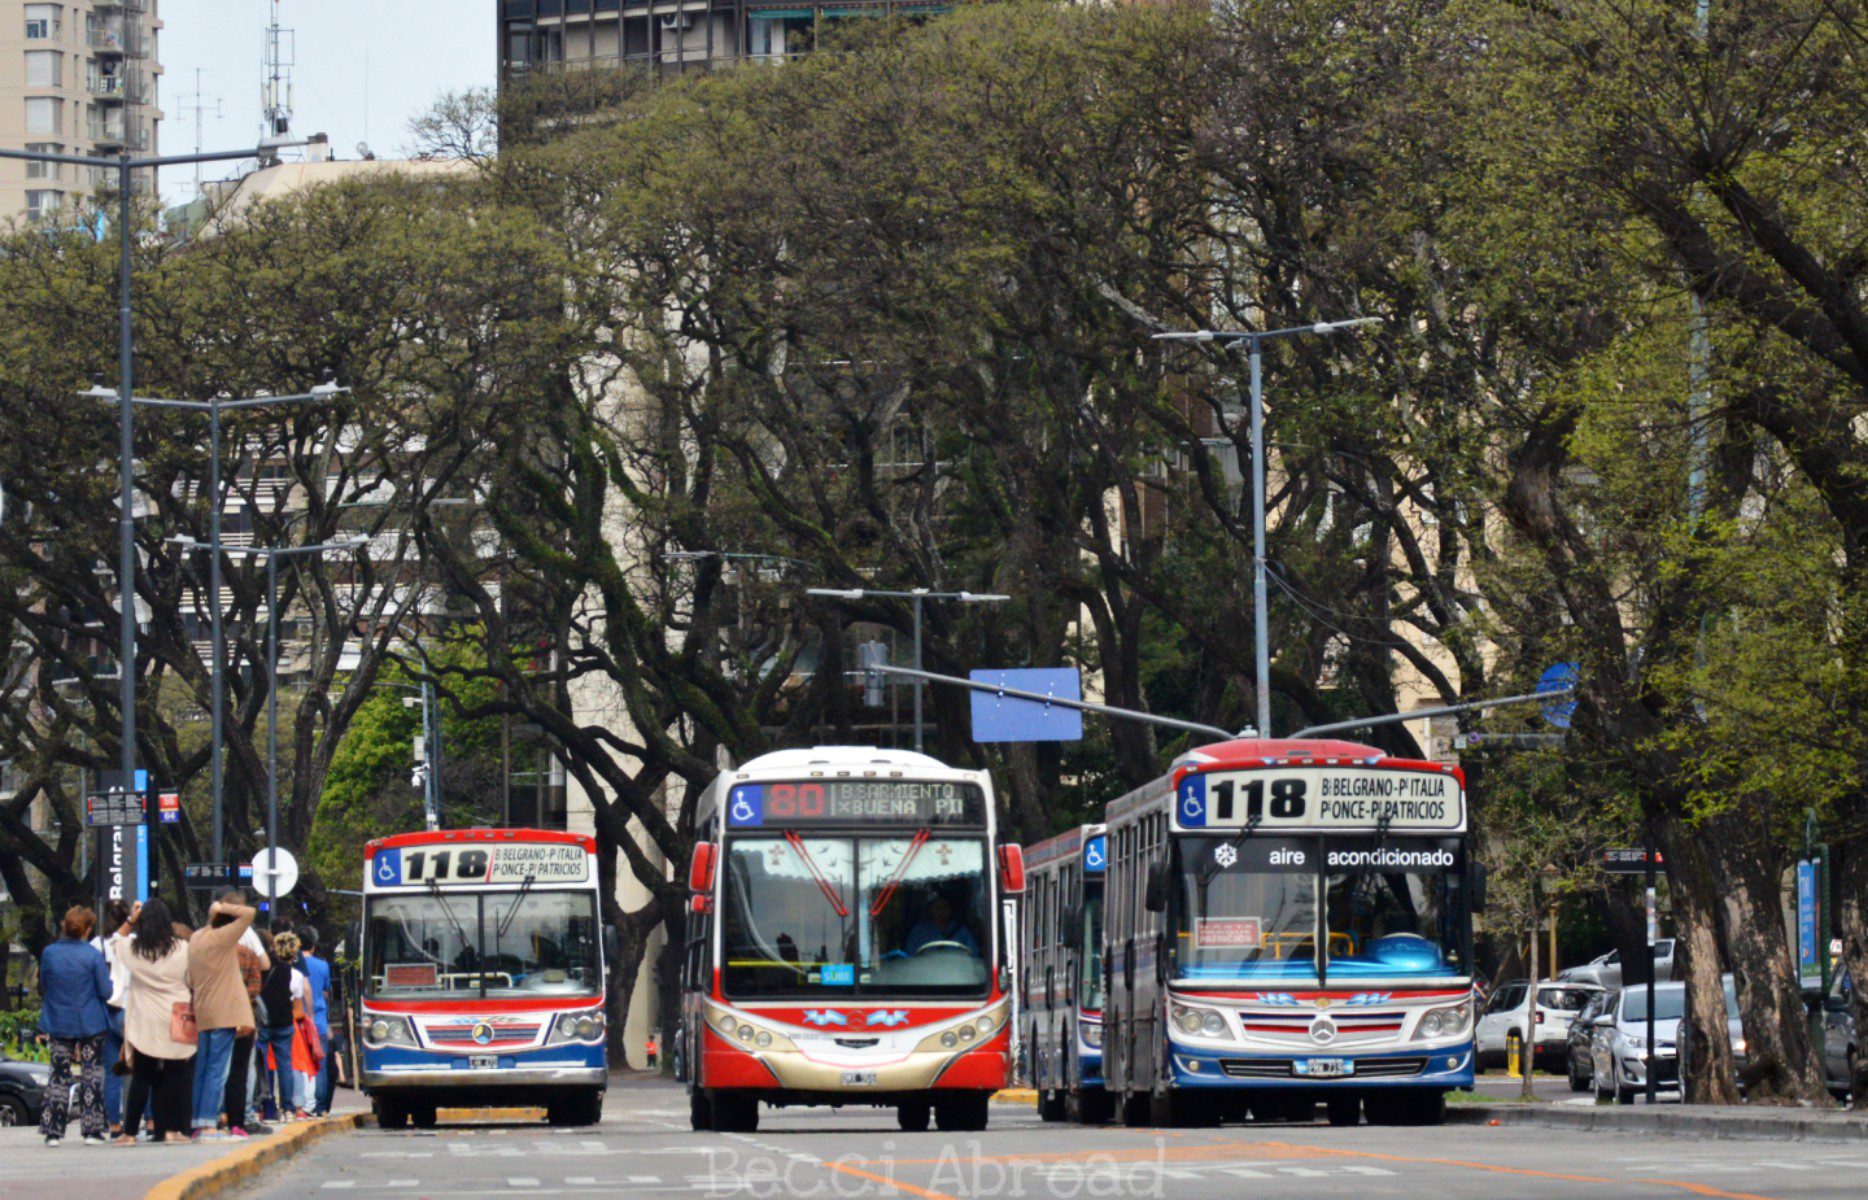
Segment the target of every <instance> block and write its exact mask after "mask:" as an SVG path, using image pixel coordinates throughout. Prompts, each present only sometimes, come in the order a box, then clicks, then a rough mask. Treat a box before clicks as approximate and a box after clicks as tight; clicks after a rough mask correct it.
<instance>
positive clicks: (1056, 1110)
mask: <svg viewBox="0 0 1868 1200" xmlns="http://www.w3.org/2000/svg"><path fill="white" fill-rule="evenodd" d="M1038 1119H1039V1120H1040V1121H1061V1120H1063V1119H1064V1090H1063V1089H1062V1088H1057V1089H1056V1090H1054V1091H1049V1092H1044V1091H1041V1092H1039V1093H1038Z"/></svg>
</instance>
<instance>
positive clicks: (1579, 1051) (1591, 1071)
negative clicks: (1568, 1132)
mask: <svg viewBox="0 0 1868 1200" xmlns="http://www.w3.org/2000/svg"><path fill="white" fill-rule="evenodd" d="M1614 999H1615V993H1614V992H1595V993H1592V994H1591V995H1590V997H1589V1001H1588V1003H1586V1004H1584V1005H1583V1006H1582V1007H1581V1008H1580V1009H1578V1010H1577V1011H1576V1017H1575V1019H1574V1020H1572V1021H1571V1022H1570V1027H1569V1029H1568V1030H1566V1031H1565V1034H1564V1045H1565V1046H1566V1047H1567V1055H1566V1056H1567V1057H1568V1059H1569V1063H1568V1068H1567V1069H1568V1071H1569V1076H1570V1090H1571V1091H1572V1092H1586V1091H1588V1090H1589V1087H1590V1085H1591V1084H1593V1083H1594V1082H1595V1079H1596V1069H1595V1060H1594V1059H1593V1058H1591V1057H1590V1054H1589V1041H1590V1039H1591V1038H1593V1037H1594V1036H1595V1032H1596V1018H1597V1017H1599V1016H1601V1015H1602V1014H1603V1013H1605V1012H1607V1011H1608V1006H1609V1005H1610V1003H1612V1002H1613V1001H1614Z"/></svg>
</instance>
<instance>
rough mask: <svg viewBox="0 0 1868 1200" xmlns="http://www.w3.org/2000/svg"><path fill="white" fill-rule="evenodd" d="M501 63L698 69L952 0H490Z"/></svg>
mask: <svg viewBox="0 0 1868 1200" xmlns="http://www.w3.org/2000/svg"><path fill="white" fill-rule="evenodd" d="M495 4H496V5H497V10H498V14H499V16H498V20H499V67H500V75H501V77H502V78H503V77H504V76H506V74H507V73H509V72H512V71H524V70H534V69H543V70H559V69H577V68H581V67H601V66H613V65H619V64H623V63H636V64H641V65H644V66H655V67H659V68H660V69H662V70H664V71H680V70H689V69H692V70H704V69H706V68H708V67H709V66H713V65H717V64H719V63H722V62H737V61H739V60H742V59H784V58H792V57H795V56H797V55H800V54H806V53H809V52H810V50H811V49H812V48H813V47H814V46H815V45H816V44H817V35H818V33H819V32H820V31H821V30H822V29H823V27H824V25H825V24H826V23H827V22H830V21H835V20H837V19H839V18H842V17H852V16H865V15H872V14H878V13H934V12H945V11H946V10H947V9H948V8H949V7H950V3H949V0H495Z"/></svg>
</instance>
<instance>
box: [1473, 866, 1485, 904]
mask: <svg viewBox="0 0 1868 1200" xmlns="http://www.w3.org/2000/svg"><path fill="white" fill-rule="evenodd" d="M1472 911H1473V912H1475V913H1482V912H1484V911H1485V864H1484V863H1482V862H1475V863H1473V864H1472Z"/></svg>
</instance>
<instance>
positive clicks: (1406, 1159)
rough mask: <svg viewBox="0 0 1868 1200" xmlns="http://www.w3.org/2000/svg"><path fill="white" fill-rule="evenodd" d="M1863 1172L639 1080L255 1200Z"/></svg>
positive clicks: (1680, 1183) (338, 1147)
mask: <svg viewBox="0 0 1868 1200" xmlns="http://www.w3.org/2000/svg"><path fill="white" fill-rule="evenodd" d="M1865 1172H1868V1150H1862V1151H1855V1152H1852V1153H1851V1152H1849V1151H1848V1150H1847V1149H1846V1148H1845V1147H1839V1146H1830V1147H1824V1146H1799V1145H1794V1144H1778V1143H1762V1142H1729V1141H1728V1142H1714V1141H1708V1142H1697V1141H1690V1140H1686V1139H1666V1140H1662V1141H1656V1140H1651V1139H1650V1140H1642V1139H1638V1138H1632V1137H1629V1138H1624V1137H1618V1136H1613V1135H1601V1134H1570V1133H1566V1132H1561V1131H1557V1130H1549V1129H1536V1130H1527V1129H1515V1130H1514V1129H1492V1128H1483V1127H1467V1126H1447V1127H1445V1128H1440V1129H1387V1128H1381V1129H1378V1128H1371V1127H1368V1126H1362V1127H1359V1128H1356V1129H1331V1128H1329V1127H1328V1126H1325V1125H1303V1126H1296V1125H1246V1126H1237V1127H1228V1128H1225V1129H1218V1130H1201V1131H1188V1130H1175V1131H1164V1130H1145V1129H1137V1130H1129V1129H1118V1128H1107V1129H1080V1128H1073V1127H1069V1126H1053V1125H1044V1124H1041V1123H1040V1122H1039V1121H1038V1119H1037V1115H1036V1113H1035V1112H1034V1110H1033V1109H1032V1108H1030V1107H1029V1106H1026V1105H1012V1104H1000V1105H995V1106H994V1109H993V1114H992V1127H991V1128H990V1129H989V1130H988V1131H987V1132H985V1133H983V1134H942V1133H932V1132H931V1133H924V1134H904V1133H901V1132H900V1131H898V1130H897V1129H896V1128H895V1123H894V1116H893V1113H884V1112H882V1111H879V1110H873V1109H851V1110H847V1111H845V1112H842V1113H831V1112H829V1111H827V1110H812V1109H785V1110H777V1111H775V1110H771V1109H767V1110H765V1111H764V1113H763V1114H762V1121H761V1125H760V1129H759V1132H758V1133H756V1134H751V1135H735V1134H697V1133H691V1132H689V1131H688V1128H687V1117H686V1108H685V1105H684V1103H683V1099H682V1094H681V1092H680V1091H679V1090H677V1089H676V1088H674V1087H672V1086H669V1085H665V1084H634V1085H631V1086H628V1087H625V1088H619V1089H617V1090H613V1091H612V1092H611V1093H610V1096H609V1100H608V1103H607V1104H606V1107H605V1112H604V1121H603V1124H602V1125H600V1126H598V1127H596V1128H594V1129H588V1130H552V1129H549V1128H547V1127H546V1126H544V1125H542V1124H541V1125H478V1126H465V1125H457V1126H451V1127H443V1128H441V1129H439V1130H436V1131H433V1132H414V1131H409V1132H400V1133H384V1132H381V1131H378V1130H374V1129H367V1130H364V1131H361V1132H358V1133H355V1134H349V1135H345V1136H341V1137H336V1138H331V1139H327V1140H326V1141H324V1142H322V1143H320V1144H319V1145H318V1146H316V1147H314V1148H312V1149H311V1150H310V1151H308V1152H306V1153H305V1154H304V1155H302V1156H301V1157H300V1158H298V1159H297V1160H295V1161H294V1162H293V1163H291V1164H290V1165H289V1166H285V1167H282V1168H279V1169H277V1170H276V1171H275V1172H274V1173H272V1174H271V1175H269V1176H268V1177H266V1178H265V1179H263V1180H262V1181H260V1182H259V1183H258V1184H256V1185H255V1186H253V1187H251V1188H249V1189H248V1190H247V1191H246V1192H244V1193H242V1195H243V1198H244V1200H261V1198H264V1200H288V1198H289V1200H313V1198H316V1200H346V1198H348V1197H357V1198H359V1200H364V1198H369V1200H378V1198H384V1197H396V1198H401V1197H407V1198H409V1200H416V1198H420V1197H443V1196H446V1197H511V1198H513V1200H519V1198H521V1197H525V1196H572V1197H577V1196H617V1195H629V1196H637V1195H641V1196H657V1197H659V1196H695V1197H722V1198H724V1197H729V1196H731V1197H774V1198H781V1197H790V1196H799V1197H808V1196H820V1197H825V1198H839V1197H858V1196H876V1197H908V1198H910V1200H955V1198H960V1197H974V1196H1027V1197H1033V1198H1034V1200H1035V1198H1042V1197H1052V1196H1055V1197H1060V1198H1063V1197H1079V1196H1159V1197H1171V1198H1172V1200H1183V1198H1187V1200H1208V1198H1210V1200H1233V1198H1235V1197H1237V1196H1239V1195H1241V1194H1252V1195H1274V1196H1292V1197H1322V1196H1342V1195H1350V1194H1353V1195H1358V1196H1396V1197H1417V1196H1425V1195H1432V1196H1437V1197H1475V1198H1483V1200H1496V1198H1498V1197H1501V1196H1510V1197H1514V1198H1515V1197H1531V1198H1542V1197H1548V1198H1550V1200H1559V1198H1560V1200H1574V1198H1575V1197H1578V1196H1590V1197H1595V1196H1601V1197H1610V1198H1614V1200H1633V1198H1639V1197H1669V1198H1675V1200H1677V1198H1680V1197H1685V1196H1700V1197H1715V1198H1723V1200H1757V1198H1759V1197H1782V1198H1785V1200H1816V1198H1817V1197H1838V1198H1839V1197H1844V1196H1847V1197H1851V1198H1853V1197H1859V1196H1860V1195H1861V1194H1862V1183H1861V1181H1862V1179H1863V1177H1864V1173H1865ZM1248 1189H1249V1191H1248Z"/></svg>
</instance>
